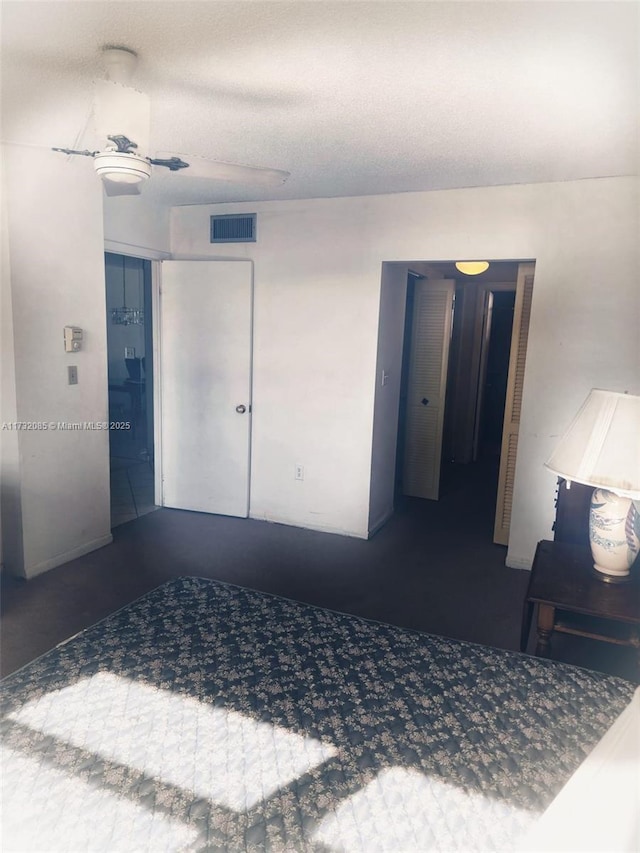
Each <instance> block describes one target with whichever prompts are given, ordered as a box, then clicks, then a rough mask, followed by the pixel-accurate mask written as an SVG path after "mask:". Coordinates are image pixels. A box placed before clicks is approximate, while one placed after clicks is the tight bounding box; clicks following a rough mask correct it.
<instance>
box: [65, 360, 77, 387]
mask: <svg viewBox="0 0 640 853" xmlns="http://www.w3.org/2000/svg"><path fill="white" fill-rule="evenodd" d="M67 384H68V385H77V384H78V368H77V367H76V366H75V364H70V365H69V366H68V367H67Z"/></svg>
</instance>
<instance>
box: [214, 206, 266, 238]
mask: <svg viewBox="0 0 640 853" xmlns="http://www.w3.org/2000/svg"><path fill="white" fill-rule="evenodd" d="M256 217H257V214H256V213H228V214H222V215H220V216H212V217H211V242H212V243H255V242H256Z"/></svg>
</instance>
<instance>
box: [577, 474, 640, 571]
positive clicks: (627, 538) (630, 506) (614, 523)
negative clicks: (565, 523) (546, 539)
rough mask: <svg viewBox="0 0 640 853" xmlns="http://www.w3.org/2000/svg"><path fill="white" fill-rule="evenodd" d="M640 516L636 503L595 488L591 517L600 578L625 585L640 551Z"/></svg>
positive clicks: (592, 549) (590, 533)
mask: <svg viewBox="0 0 640 853" xmlns="http://www.w3.org/2000/svg"><path fill="white" fill-rule="evenodd" d="M639 534H640V513H638V508H637V506H636V502H634V501H632V500H631V499H630V498H624V497H620V496H619V495H616V494H615V492H610V491H609V490H608V489H594V490H593V496H592V498H591V511H590V514H589V539H590V542H591V553H592V555H593V561H594V562H593V567H594V569H595V570H596V571H597V572H598V574H599V576H600V579H601V580H603V581H609V582H613V583H615V582H622V581H626V580H628V579H629V574H630V569H631V566H632V565H633V563H634V561H635V559H636V557H637V556H638V551H640V539H639Z"/></svg>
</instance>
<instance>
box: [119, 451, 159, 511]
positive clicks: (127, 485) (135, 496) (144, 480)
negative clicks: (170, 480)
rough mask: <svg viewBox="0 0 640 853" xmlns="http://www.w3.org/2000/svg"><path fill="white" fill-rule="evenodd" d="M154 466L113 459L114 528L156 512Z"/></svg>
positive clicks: (143, 462) (146, 463)
mask: <svg viewBox="0 0 640 853" xmlns="http://www.w3.org/2000/svg"><path fill="white" fill-rule="evenodd" d="M153 491H154V485H153V466H152V465H151V463H150V462H148V461H136V460H132V459H125V458H119V457H117V456H116V457H112V458H111V527H112V528H113V527H117V526H118V525H119V524H124V523H125V521H132V520H133V519H134V518H140V516H141V515H146V514H147V513H149V512H153V511H154V510H156V509H158V507H157V506H156V505H155V504H154V502H153Z"/></svg>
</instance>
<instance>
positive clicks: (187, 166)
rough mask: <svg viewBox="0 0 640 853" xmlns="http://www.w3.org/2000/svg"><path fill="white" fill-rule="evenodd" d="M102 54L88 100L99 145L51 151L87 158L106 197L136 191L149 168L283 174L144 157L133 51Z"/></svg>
mask: <svg viewBox="0 0 640 853" xmlns="http://www.w3.org/2000/svg"><path fill="white" fill-rule="evenodd" d="M102 55H103V59H104V65H105V71H106V79H104V80H97V81H96V82H95V89H94V101H93V114H94V120H95V125H96V131H97V134H98V138H99V143H98V144H99V145H100V146H101V147H100V148H99V149H98V150H96V151H89V150H88V149H86V150H84V151H78V150H76V149H73V148H53V149H52V150H53V151H59V152H61V153H62V154H80V155H82V156H83V157H92V158H93V161H94V168H95V170H96V173H97V174H98V175H100V177H101V178H102V182H103V185H104V190H105V193H106V194H107V195H108V196H119V195H139V194H140V188H141V186H142V185H143V184H144V182H145V181H146V180H148V179H149V178H150V177H151V174H152V167H154V166H161V167H164V168H166V169H169V171H170V172H175V173H176V174H186V175H189V176H192V177H196V178H207V179H210V180H214V181H227V182H232V183H245V184H247V183H248V184H255V185H259V186H277V185H279V184H282V183H284V182H285V181H286V180H287V178H288V177H289V172H283V171H281V170H279V169H264V168H260V167H257V166H242V165H239V164H236V163H224V162H222V161H220V160H210V159H206V158H202V157H193V156H191V155H189V154H184V155H178V154H165V153H164V152H156V156H155V157H152V156H150V153H151V149H150V125H151V102H150V98H149V96H148V95H146V94H145V93H144V92H139V91H138V90H137V89H134V88H132V87H131V86H129V85H128V84H129V82H130V80H131V77H132V75H133V71H134V70H135V67H136V65H137V61H138V57H137V54H136V53H135V51H133V50H130V49H129V48H127V47H111V46H107V47H105V48H103V51H102ZM183 157H186V158H187V159H186V160H184V159H182V158H183Z"/></svg>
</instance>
